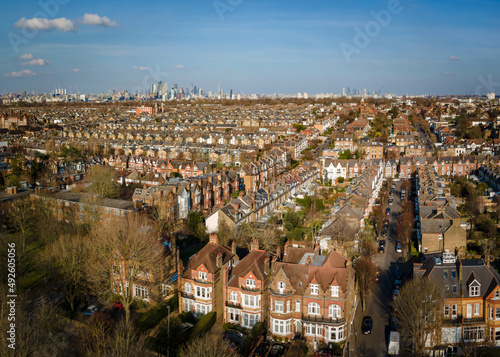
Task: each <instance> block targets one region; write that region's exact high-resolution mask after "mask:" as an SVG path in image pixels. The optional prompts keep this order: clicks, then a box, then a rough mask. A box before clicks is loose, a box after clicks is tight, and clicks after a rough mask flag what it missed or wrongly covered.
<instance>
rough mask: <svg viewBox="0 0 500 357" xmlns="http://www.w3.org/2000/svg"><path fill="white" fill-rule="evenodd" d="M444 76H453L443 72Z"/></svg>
mask: <svg viewBox="0 0 500 357" xmlns="http://www.w3.org/2000/svg"><path fill="white" fill-rule="evenodd" d="M443 76H451V73H450V72H443Z"/></svg>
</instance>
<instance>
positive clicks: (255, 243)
mask: <svg viewBox="0 0 500 357" xmlns="http://www.w3.org/2000/svg"><path fill="white" fill-rule="evenodd" d="M255 249H259V241H258V240H257V239H255V238H254V239H253V240H252V243H250V251H252V250H255Z"/></svg>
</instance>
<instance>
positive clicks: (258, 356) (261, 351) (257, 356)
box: [252, 342, 271, 357]
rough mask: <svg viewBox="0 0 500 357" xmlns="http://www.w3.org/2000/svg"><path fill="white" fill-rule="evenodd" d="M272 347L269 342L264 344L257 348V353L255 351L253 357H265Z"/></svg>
mask: <svg viewBox="0 0 500 357" xmlns="http://www.w3.org/2000/svg"><path fill="white" fill-rule="evenodd" d="M270 347H271V346H270V345H269V343H267V342H263V343H261V344H260V345H258V346H257V348H256V349H255V351H253V355H252V356H253V357H264V356H266V354H267V351H269V348H270Z"/></svg>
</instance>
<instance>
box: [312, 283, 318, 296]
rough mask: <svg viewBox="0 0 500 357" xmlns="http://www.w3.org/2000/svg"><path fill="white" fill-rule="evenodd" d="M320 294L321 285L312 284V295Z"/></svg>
mask: <svg viewBox="0 0 500 357" xmlns="http://www.w3.org/2000/svg"><path fill="white" fill-rule="evenodd" d="M318 294H319V285H318V284H311V295H318Z"/></svg>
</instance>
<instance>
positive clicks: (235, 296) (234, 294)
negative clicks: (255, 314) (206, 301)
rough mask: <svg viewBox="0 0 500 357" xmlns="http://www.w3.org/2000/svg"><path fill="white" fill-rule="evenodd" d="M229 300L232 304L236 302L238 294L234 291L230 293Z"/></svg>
mask: <svg viewBox="0 0 500 357" xmlns="http://www.w3.org/2000/svg"><path fill="white" fill-rule="evenodd" d="M229 300H231V301H232V302H238V293H237V292H236V291H231V295H230V297H229Z"/></svg>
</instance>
